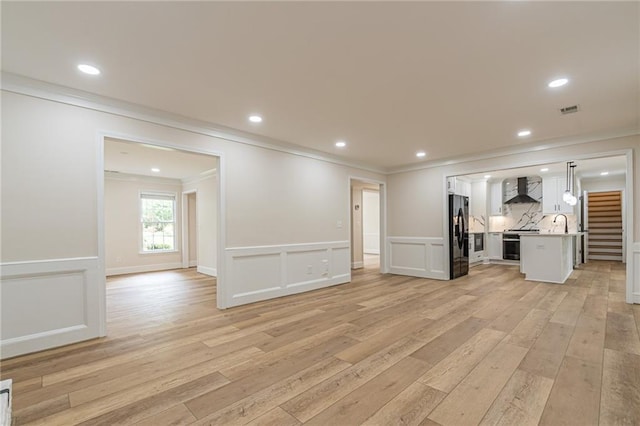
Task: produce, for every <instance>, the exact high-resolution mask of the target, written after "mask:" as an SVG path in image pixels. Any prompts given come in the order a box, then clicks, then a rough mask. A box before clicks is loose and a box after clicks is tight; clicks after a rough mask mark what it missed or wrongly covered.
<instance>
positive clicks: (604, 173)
mask: <svg viewBox="0 0 640 426" xmlns="http://www.w3.org/2000/svg"><path fill="white" fill-rule="evenodd" d="M608 174H609V172H602V173H600V176H606V175H608Z"/></svg>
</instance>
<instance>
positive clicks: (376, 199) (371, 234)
mask: <svg viewBox="0 0 640 426" xmlns="http://www.w3.org/2000/svg"><path fill="white" fill-rule="evenodd" d="M362 235H363V241H364V243H363V246H364V247H363V250H364V252H365V253H366V254H380V193H379V192H378V191H371V190H364V191H362Z"/></svg>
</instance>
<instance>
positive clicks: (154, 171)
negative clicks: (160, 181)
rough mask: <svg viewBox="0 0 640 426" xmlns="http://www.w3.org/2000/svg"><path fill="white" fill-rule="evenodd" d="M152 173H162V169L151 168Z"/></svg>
mask: <svg viewBox="0 0 640 426" xmlns="http://www.w3.org/2000/svg"><path fill="white" fill-rule="evenodd" d="M151 171H152V172H153V173H160V169H159V168H157V167H153V168H151Z"/></svg>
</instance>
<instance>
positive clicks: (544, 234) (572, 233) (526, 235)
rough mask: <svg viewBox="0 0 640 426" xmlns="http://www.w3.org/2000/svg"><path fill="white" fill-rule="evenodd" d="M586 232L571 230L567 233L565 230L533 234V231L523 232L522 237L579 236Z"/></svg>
mask: <svg viewBox="0 0 640 426" xmlns="http://www.w3.org/2000/svg"><path fill="white" fill-rule="evenodd" d="M584 234H585V233H584V232H569V233H568V234H565V233H564V232H544V233H543V232H541V233H539V234H531V233H523V234H520V238H522V237H579V236H580V235H584Z"/></svg>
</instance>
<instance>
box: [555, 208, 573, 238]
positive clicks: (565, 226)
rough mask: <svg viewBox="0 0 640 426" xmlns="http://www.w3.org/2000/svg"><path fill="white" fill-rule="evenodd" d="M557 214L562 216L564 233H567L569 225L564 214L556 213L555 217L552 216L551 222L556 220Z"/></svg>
mask: <svg viewBox="0 0 640 426" xmlns="http://www.w3.org/2000/svg"><path fill="white" fill-rule="evenodd" d="M558 216H562V217H564V233H565V234H568V233H569V227H568V225H567V217H566V216H565V215H563V214H562V213H560V214H557V215H556V217H554V218H553V223H556V220H558Z"/></svg>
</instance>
